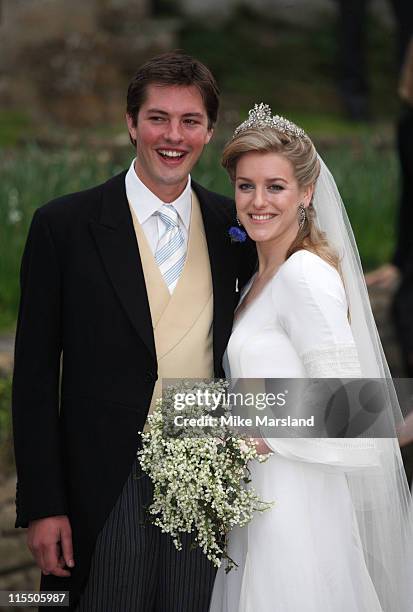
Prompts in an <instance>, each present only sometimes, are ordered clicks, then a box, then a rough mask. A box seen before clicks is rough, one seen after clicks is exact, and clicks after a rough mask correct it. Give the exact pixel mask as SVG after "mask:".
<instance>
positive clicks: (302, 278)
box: [273, 249, 345, 301]
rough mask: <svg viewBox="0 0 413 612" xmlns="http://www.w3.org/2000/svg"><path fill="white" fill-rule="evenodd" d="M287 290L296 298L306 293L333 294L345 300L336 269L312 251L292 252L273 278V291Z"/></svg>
mask: <svg viewBox="0 0 413 612" xmlns="http://www.w3.org/2000/svg"><path fill="white" fill-rule="evenodd" d="M281 289H282V290H283V291H287V292H289V293H291V294H293V295H294V296H295V297H296V298H297V299H302V298H304V297H305V296H306V295H313V296H314V295H322V294H325V293H326V294H329V295H335V296H336V297H337V298H340V300H344V301H345V292H344V286H343V282H342V279H341V276H340V274H339V272H338V270H337V269H336V268H335V267H334V266H333V265H331V264H330V263H328V262H327V261H326V260H325V259H323V258H322V257H320V256H319V255H317V254H316V253H314V252H312V251H308V250H306V249H301V250H299V251H296V252H295V253H293V254H292V255H291V256H290V257H289V258H288V259H287V260H286V261H285V262H284V263H283V264H282V266H281V267H280V268H279V270H278V273H277V274H276V276H275V277H274V279H273V291H276V292H278V291H280V290H281Z"/></svg>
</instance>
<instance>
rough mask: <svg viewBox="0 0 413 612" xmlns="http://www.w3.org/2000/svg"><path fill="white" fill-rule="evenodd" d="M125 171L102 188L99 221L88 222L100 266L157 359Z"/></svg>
mask: <svg viewBox="0 0 413 612" xmlns="http://www.w3.org/2000/svg"><path fill="white" fill-rule="evenodd" d="M125 175H126V172H122V173H121V174H119V175H117V176H115V177H114V178H112V179H110V180H109V181H107V183H105V185H104V186H103V196H102V209H101V215H100V219H99V220H98V221H91V222H90V230H91V232H92V234H93V237H94V239H95V242H96V245H97V248H98V250H99V253H100V256H101V259H102V262H103V265H104V267H105V269H106V272H107V274H108V276H109V278H110V281H111V283H112V285H113V287H114V289H115V291H116V293H117V295H118V297H119V300H120V302H121V304H122V306H123V308H124V309H125V312H126V314H127V315H128V317H129V319H130V321H131V323H132V325H133V327H134V328H135V330H136V331H137V333H138V334H139V336H140V337H141V339H142V340H143V342H144V343H145V344H146V346H147V348H148V351H149V353H150V355H151V356H152V358H153V359H154V360H156V352H155V341H154V337H153V329H152V320H151V313H150V309H149V303H148V295H147V291H146V286H145V278H144V275H143V269H142V263H141V258H140V255H139V249H138V245H137V242H136V236H135V232H134V229H133V223H132V218H131V214H130V210H129V205H128V201H127V198H126V190H125Z"/></svg>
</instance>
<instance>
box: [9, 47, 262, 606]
mask: <svg viewBox="0 0 413 612" xmlns="http://www.w3.org/2000/svg"><path fill="white" fill-rule="evenodd" d="M217 113H218V89H217V85H216V83H215V80H214V78H213V76H212V74H211V73H210V71H209V70H208V68H207V67H206V66H204V65H203V64H202V63H200V62H199V61H197V60H195V59H194V58H191V57H189V56H186V55H184V54H182V53H175V52H173V53H169V54H166V55H162V56H158V57H155V58H153V59H152V60H150V61H149V62H147V63H146V64H144V65H143V66H142V67H141V68H140V69H139V70H138V72H137V73H136V75H135V77H134V78H133V80H132V82H131V84H130V86H129V90H128V97H127V115H126V119H127V124H128V130H129V135H130V139H131V142H132V144H133V145H134V148H135V149H136V158H135V159H134V160H133V161H132V163H131V166H130V168H129V170H128V171H124V172H122V173H121V174H119V175H118V176H115V177H113V178H111V179H109V180H108V181H107V182H106V183H104V184H103V185H99V186H97V187H94V188H92V189H89V190H87V191H84V192H81V193H75V194H71V195H69V196H64V197H61V198H59V199H57V200H54V201H52V202H49V203H48V204H46V205H45V206H43V207H41V208H39V209H38V210H37V211H36V213H35V215H34V218H33V222H32V225H31V228H30V232H29V236H28V240H27V244H26V248H25V251H24V256H23V260H22V269H21V284H22V293H21V303H20V310H19V319H18V329H17V336H16V352H15V372H14V384H13V419H14V440H15V454H16V464H17V473H18V485H17V495H16V505H17V521H16V527H28V545H29V547H30V549H31V551H32V553H33V555H34V557H35V560H36V562H37V564H38V565H39V567H40V568H41V570H42V581H41V588H42V590H47V591H52V590H54V591H69V593H70V609H71V610H77V611H78V612H120V611H122V612H153V611H156V612H174V611H176V612H178V611H179V612H195V611H196V612H202V611H203V610H205V611H206V610H207V609H208V605H209V599H210V594H211V590H212V584H213V579H214V569H213V567H212V566H211V564H210V562H209V561H208V560H207V558H206V557H205V556H204V554H203V553H202V552H201V551H200V549H195V550H192V548H191V544H192V543H193V540H192V537H190V536H188V537H187V538H186V539H185V538H184V547H183V550H182V551H181V552H177V551H176V550H175V547H174V545H173V543H172V539H171V538H170V537H169V536H167V535H164V534H162V533H161V532H160V530H159V529H158V528H156V527H154V526H152V525H150V524H145V518H146V516H145V507H146V506H147V505H148V504H149V503H150V501H151V495H152V488H151V483H150V481H149V478H148V477H147V475H146V474H143V473H142V472H141V471H140V469H139V466H138V464H137V461H136V452H137V450H138V448H139V445H140V437H139V436H138V431H141V430H142V429H143V428H144V427H145V425H146V421H147V416H148V413H149V412H150V410H151V406H152V405H153V399H154V398H155V397H156V396H157V395H159V393H160V381H161V379H162V378H163V377H164V378H168V377H169V378H179V377H182V378H184V377H191V378H194V377H201V378H204V377H211V376H213V375H216V376H221V375H223V370H222V366H221V360H222V355H223V352H224V349H225V346H226V343H227V340H228V337H229V334H230V331H231V326H232V321H233V311H234V307H235V305H236V302H237V297H238V294H237V293H236V286H237V284H238V282H237V279H239V287H242V285H243V283H244V281H245V280H246V279H247V278H248V276H249V274H250V272H251V269H252V266H253V265H254V254H253V253H251V251H250V250H249V248H248V245H247V244H245V245H243V248H242V249H241V248H240V247H239V246H232V247H231V243H230V239H229V237H228V233H227V232H228V228H229V227H230V226H231V225H232V224H234V222H235V211H234V207H233V203H232V201H230V200H229V199H227V198H224V197H223V196H219V195H217V194H214V193H212V192H210V191H207V190H206V189H204V188H203V187H201V186H200V185H198V184H197V183H195V182H194V181H192V180H191V177H190V174H189V173H190V171H191V170H192V168H193V166H194V165H195V163H196V162H197V160H198V158H199V157H200V155H201V153H202V150H203V148H204V146H205V145H206V144H207V143H208V142H209V140H210V139H211V136H212V132H213V127H214V124H215V122H216V119H217ZM244 247H245V248H244ZM241 258H242V261H241ZM61 363H62V367H61ZM157 381H158V382H157ZM48 609H50V608H48Z"/></svg>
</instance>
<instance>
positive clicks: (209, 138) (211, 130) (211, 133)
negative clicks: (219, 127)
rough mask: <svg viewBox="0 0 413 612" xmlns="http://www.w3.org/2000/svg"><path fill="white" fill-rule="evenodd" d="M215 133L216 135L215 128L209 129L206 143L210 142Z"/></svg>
mask: <svg viewBox="0 0 413 612" xmlns="http://www.w3.org/2000/svg"><path fill="white" fill-rule="evenodd" d="M213 135H214V128H211V129H210V130H208V132H207V134H206V136H205V143H204V144H208V143H209V141H210V140H211V138H212V136H213Z"/></svg>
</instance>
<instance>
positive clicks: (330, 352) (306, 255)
mask: <svg viewBox="0 0 413 612" xmlns="http://www.w3.org/2000/svg"><path fill="white" fill-rule="evenodd" d="M271 297H272V300H273V307H274V309H275V310H276V312H277V317H278V321H279V323H280V324H281V326H282V328H283V329H284V331H285V333H286V335H287V336H288V338H289V340H290V342H291V343H292V345H293V346H294V349H295V351H296V352H297V354H298V356H299V358H300V359H301V360H302V363H303V366H304V369H305V372H306V375H307V376H308V378H325V377H329V378H357V377H360V376H361V369H360V364H359V360H358V355H357V348H356V344H355V342H354V338H353V335H352V331H351V327H350V323H349V318H348V306H347V300H346V294H345V290H344V286H343V283H342V280H341V277H340V275H339V273H338V272H337V270H335V269H334V268H333V267H332V266H330V265H329V264H328V263H327V262H325V261H324V260H322V259H321V258H320V257H318V256H317V255H315V254H313V253H310V252H309V251H299V252H297V253H295V254H294V255H292V256H291V258H290V259H289V260H287V262H286V263H285V264H284V265H283V266H282V268H281V269H280V271H279V273H278V274H277V275H276V277H275V278H274V279H273V282H272V287H271ZM267 442H268V444H269V446H271V448H272V449H273V450H274V452H277V453H279V454H281V455H283V456H285V457H289V458H291V459H296V460H302V461H307V462H314V463H321V464H325V465H328V466H336V467H339V468H341V469H344V470H346V469H351V470H352V469H357V468H363V467H367V466H374V465H378V464H379V452H378V450H377V448H376V443H375V440H374V439H372V438H299V439H295V438H282V439H280V438H271V439H268V440H267Z"/></svg>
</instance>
